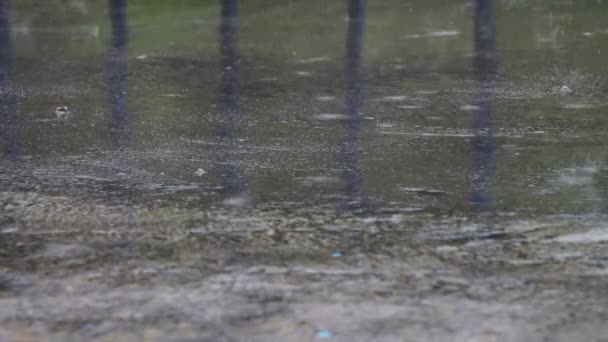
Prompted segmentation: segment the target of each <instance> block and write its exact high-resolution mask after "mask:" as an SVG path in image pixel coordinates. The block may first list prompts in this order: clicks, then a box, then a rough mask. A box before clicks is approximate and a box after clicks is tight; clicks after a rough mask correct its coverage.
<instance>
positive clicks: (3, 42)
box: [0, 0, 21, 159]
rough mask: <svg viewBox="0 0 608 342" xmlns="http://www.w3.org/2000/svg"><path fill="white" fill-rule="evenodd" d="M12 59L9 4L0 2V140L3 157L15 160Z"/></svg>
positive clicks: (17, 144)
mask: <svg viewBox="0 0 608 342" xmlns="http://www.w3.org/2000/svg"><path fill="white" fill-rule="evenodd" d="M12 58H13V49H12V41H11V27H10V3H9V1H8V0H0V139H2V140H3V144H6V147H5V148H2V153H3V154H4V155H5V157H7V158H9V159H16V158H18V157H19V155H20V154H21V145H20V137H19V130H18V127H17V118H16V112H17V97H16V96H15V94H14V93H13V91H12V90H11V88H10V84H9V83H10V82H9V74H10V71H11V65H12ZM2 140H0V141H2Z"/></svg>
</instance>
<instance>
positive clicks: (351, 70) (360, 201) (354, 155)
mask: <svg viewBox="0 0 608 342" xmlns="http://www.w3.org/2000/svg"><path fill="white" fill-rule="evenodd" d="M365 17H366V0H349V4H348V30H347V36H346V54H345V82H346V89H345V91H346V94H345V98H346V103H345V107H346V115H347V120H346V121H345V129H346V133H345V139H344V141H343V143H342V148H341V153H340V163H341V168H342V170H343V175H342V176H343V179H344V181H345V183H346V185H347V191H348V193H349V194H348V195H349V198H350V206H351V207H354V208H352V209H359V210H364V209H365V207H366V201H365V199H364V194H363V177H362V174H361V166H360V159H361V146H360V145H361V143H360V136H361V126H362V121H363V113H362V110H363V98H362V95H363V94H362V93H363V82H362V80H361V64H362V59H363V58H362V55H363V38H364V33H365Z"/></svg>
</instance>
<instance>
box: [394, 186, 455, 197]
mask: <svg viewBox="0 0 608 342" xmlns="http://www.w3.org/2000/svg"><path fill="white" fill-rule="evenodd" d="M400 190H401V191H404V192H414V193H417V194H420V195H445V194H447V193H446V192H445V191H442V190H435V189H428V188H410V187H401V188H400Z"/></svg>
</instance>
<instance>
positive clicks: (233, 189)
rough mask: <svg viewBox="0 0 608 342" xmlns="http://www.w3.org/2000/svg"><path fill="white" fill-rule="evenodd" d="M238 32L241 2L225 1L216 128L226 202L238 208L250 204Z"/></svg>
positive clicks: (220, 174)
mask: <svg viewBox="0 0 608 342" xmlns="http://www.w3.org/2000/svg"><path fill="white" fill-rule="evenodd" d="M238 29H239V1H238V0H222V8H221V22H220V27H219V48H220V66H221V70H220V85H219V94H218V102H219V108H218V109H219V117H218V118H217V124H216V127H215V134H216V135H217V137H218V138H219V139H220V144H219V145H218V146H220V150H218V151H216V152H217V153H216V155H217V158H216V161H217V162H218V169H217V170H216V172H217V173H218V176H219V179H220V185H221V188H222V195H223V197H224V198H225V201H226V203H227V204H231V205H235V206H241V205H246V204H250V203H249V202H250V196H249V192H248V185H247V180H246V179H245V177H244V176H243V171H242V169H241V167H240V166H239V164H238V138H237V128H238V127H239V124H240V121H241V119H242V110H241V105H240V100H239V78H238V75H239V56H238V39H237V38H238Z"/></svg>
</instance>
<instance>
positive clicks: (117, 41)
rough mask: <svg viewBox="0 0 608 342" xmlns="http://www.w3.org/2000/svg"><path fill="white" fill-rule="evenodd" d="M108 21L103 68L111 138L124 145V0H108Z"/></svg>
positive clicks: (126, 33)
mask: <svg viewBox="0 0 608 342" xmlns="http://www.w3.org/2000/svg"><path fill="white" fill-rule="evenodd" d="M110 21H111V25H112V44H111V48H110V53H109V60H108V66H107V71H106V72H107V81H108V87H109V91H110V105H111V109H112V117H111V124H110V132H111V133H110V138H111V140H112V144H113V145H114V146H115V147H118V148H124V147H126V146H128V145H129V144H130V142H131V130H130V127H129V124H130V121H131V114H130V113H129V103H128V96H127V48H128V44H129V21H128V11H127V0H110Z"/></svg>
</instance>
